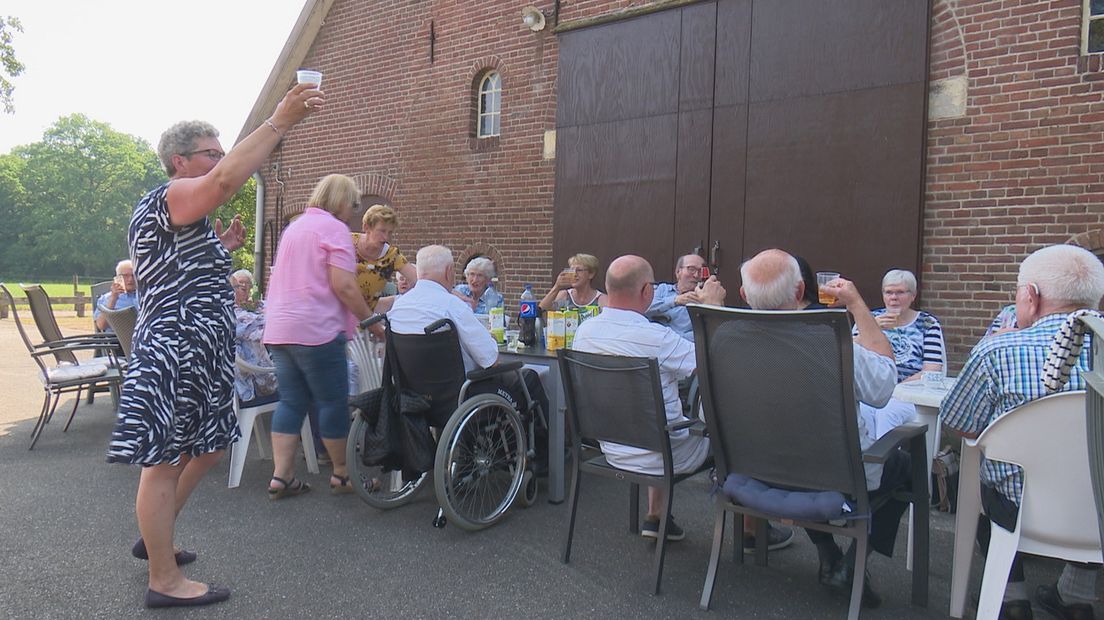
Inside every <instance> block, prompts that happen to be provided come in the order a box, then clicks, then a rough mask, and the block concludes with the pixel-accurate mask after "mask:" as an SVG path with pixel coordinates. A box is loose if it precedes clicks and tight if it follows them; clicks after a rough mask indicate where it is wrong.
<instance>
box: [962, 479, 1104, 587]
mask: <svg viewBox="0 0 1104 620" xmlns="http://www.w3.org/2000/svg"><path fill="white" fill-rule="evenodd" d="M981 509H982V510H984V511H985V514H983V515H978V529H977V542H978V546H980V547H981V553H982V555H988V554H989V536H990V534H991V533H992V531H993V526H992V524H993V523H995V524H997V525H998V526H999V527H1002V528H1004V529H1006V530H1008V531H1009V532H1011V531H1013V530H1015V529H1016V522H1017V521H1018V520H1019V517H1020V507H1019V506H1018V505H1016V503H1015V502H1013V501H1012V500H1010V499H1008V498H1007V497H1005V496H1003V495H1001V494H1000V491H997V489H996V487H991V486H989V485H987V484H982V485H981ZM1069 564H1073V565H1074V566H1077V567H1079V568H1086V569H1099V568H1100V564H1084V563H1081V562H1069ZM1022 581H1024V569H1023V554H1022V553H1017V554H1016V557H1014V558H1012V568H1011V569H1009V570H1008V582H1009V583H1017V582H1022Z"/></svg>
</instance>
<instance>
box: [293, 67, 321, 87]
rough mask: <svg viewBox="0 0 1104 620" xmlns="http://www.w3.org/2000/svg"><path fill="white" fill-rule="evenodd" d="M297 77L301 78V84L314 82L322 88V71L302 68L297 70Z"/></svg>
mask: <svg viewBox="0 0 1104 620" xmlns="http://www.w3.org/2000/svg"><path fill="white" fill-rule="evenodd" d="M295 79H297V80H299V83H300V84H314V85H315V86H316V87H318V88H322V72H321V71H315V70H313V69H300V70H298V71H296V72H295Z"/></svg>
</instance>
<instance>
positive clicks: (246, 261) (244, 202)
mask: <svg viewBox="0 0 1104 620" xmlns="http://www.w3.org/2000/svg"><path fill="white" fill-rule="evenodd" d="M235 215H240V216H241V221H242V225H244V226H245V245H243V246H242V247H240V248H239V249H237V250H235V251H234V269H248V270H249V271H253V242H254V239H256V238H257V180H256V179H254V178H253V177H250V178H249V180H248V181H246V182H245V186H244V187H242V188H241V189H240V190H238V193H236V194H234V197H233V198H231V199H230V201H229V202H227V203H226V204H224V205H222V206H221V207H219V208H218V209H216V210H215V213H214V215H213V216H212V218H211V223H212V224H214V218H219V219H221V220H222V223H223V225H225V226H229V225H230V221H231V220H233V219H234V216H235ZM254 275H256V274H254Z"/></svg>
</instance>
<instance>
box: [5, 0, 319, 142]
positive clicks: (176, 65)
mask: <svg viewBox="0 0 1104 620" xmlns="http://www.w3.org/2000/svg"><path fill="white" fill-rule="evenodd" d="M303 5H304V0H189V1H188V2H163V1H162V0H94V1H93V0H3V2H0V16H14V17H18V18H19V19H20V20H21V21H22V22H23V32H22V33H18V32H17V33H15V34H14V37H15V40H14V41H13V45H14V47H15V54H16V58H18V59H19V61H20V62H22V63H23V65H24V66H25V67H26V68H25V69H24V71H23V73H22V74H21V75H20V76H18V77H16V78H15V79H13V80H11V81H12V84H13V85H14V86H15V92H14V93H13V96H14V105H15V114H14V115H12V114H5V113H4V112H3V110H2V109H0V154H5V153H9V152H11V149H12V147H14V146H19V145H23V144H30V143H33V142H38V141H40V140H41V139H42V134H43V132H44V131H45V130H46V129H47V128H48V127H50V126H51V125H52V124H53V123H54V122H55V121H57V119H58V118H60V117H62V116H67V115H69V114H73V113H77V112H79V113H81V114H84V115H85V116H87V117H89V118H91V119H92V120H96V121H102V122H105V123H107V124H109V125H111V127H112V128H114V129H115V130H117V131H121V132H124V133H128V134H131V135H134V136H138V137H140V138H144V139H145V140H146V141H147V142H149V143H150V146H151V147H153V148H154V149H156V148H157V141H158V139H159V138H160V136H161V132H162V131H164V130H165V129H167V128H168V127H169V126H170V125H172V124H173V123H175V122H177V121H182V120H191V119H199V120H205V121H207V122H209V123H211V124H212V125H214V126H215V128H216V129H218V130H219V133H220V134H221V135H220V140H221V141H222V145H223V147H224V148H226V149H229V148H230V147H231V146H233V143H234V140H235V139H236V138H237V137H238V133H239V132H240V131H241V128H242V125H243V124H244V123H245V118H246V116H248V114H249V111H250V110H251V109H252V107H253V103H254V102H255V101H256V100H257V97H258V96H259V95H260V93H261V88H262V87H263V86H264V83H265V80H267V79H268V74H269V72H270V71H271V70H272V67H273V66H274V65H275V63H276V59H277V58H278V57H279V55H280V50H281V49H283V47H284V43H285V42H286V41H287V38H288V35H289V34H291V29H292V27H293V26H294V25H295V20H296V19H298V17H299V13H300V11H301V10H302V8H303Z"/></svg>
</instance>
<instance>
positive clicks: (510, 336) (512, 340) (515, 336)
mask: <svg viewBox="0 0 1104 620" xmlns="http://www.w3.org/2000/svg"><path fill="white" fill-rule="evenodd" d="M520 338H521V330H517V329H508V330H506V350H507V351H512V352H515V353H516V352H517V350H518V342H519V340H520Z"/></svg>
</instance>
